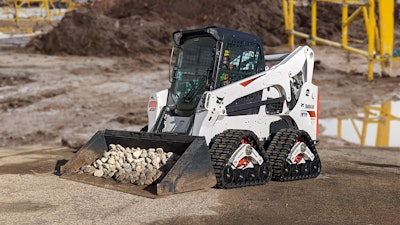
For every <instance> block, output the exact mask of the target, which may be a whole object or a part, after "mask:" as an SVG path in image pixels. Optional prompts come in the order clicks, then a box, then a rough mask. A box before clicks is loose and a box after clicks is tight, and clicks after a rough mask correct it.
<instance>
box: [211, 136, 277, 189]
mask: <svg viewBox="0 0 400 225" xmlns="http://www.w3.org/2000/svg"><path fill="white" fill-rule="evenodd" d="M242 144H249V145H250V146H251V147H252V148H254V149H255V150H256V151H257V153H258V154H259V155H260V156H261V157H262V158H263V163H262V164H261V165H257V164H256V165H254V168H246V169H240V168H232V165H231V164H230V163H229V159H230V158H231V156H232V155H233V154H234V153H235V151H236V150H237V149H238V148H239V147H240V146H241V145H242ZM209 151H210V155H211V161H212V163H213V167H214V172H215V176H216V178H217V185H216V187H218V188H236V187H243V186H250V185H259V184H265V183H266V182H268V181H269V180H270V179H271V175H272V170H271V165H270V163H269V160H268V158H267V156H266V153H265V151H264V148H263V146H262V145H261V144H260V143H259V141H258V138H257V136H256V135H255V134H254V133H253V132H252V131H248V130H226V131H224V132H222V133H220V134H219V135H218V137H217V138H216V139H215V142H214V143H213V145H212V146H211V148H210V150H209ZM239 163H244V164H245V163H248V159H247V158H246V157H244V158H242V159H241V160H240V162H239Z"/></svg>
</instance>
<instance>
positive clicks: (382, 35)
mask: <svg viewBox="0 0 400 225" xmlns="http://www.w3.org/2000/svg"><path fill="white" fill-rule="evenodd" d="M318 2H324V3H335V4H340V5H341V7H342V18H341V20H342V34H341V35H342V39H341V42H340V43H339V42H335V41H331V40H328V39H325V38H321V37H318V36H317V3H318ZM378 2H379V4H378V12H379V21H378V23H377V22H376V21H377V20H376V17H375V0H308V1H304V0H282V8H283V17H284V22H285V30H286V32H287V34H288V44H289V46H291V47H292V48H294V40H295V36H298V37H302V38H306V39H310V40H311V45H316V44H317V42H320V43H324V44H327V45H330V46H333V47H337V48H342V49H344V50H347V51H350V52H353V53H356V54H360V55H363V56H365V57H366V58H367V59H368V61H369V63H368V80H369V81H372V80H373V79H374V77H373V67H374V64H375V63H377V62H380V63H381V70H382V74H383V75H389V76H393V73H392V62H393V61H395V60H400V57H393V39H394V1H393V0H379V1H378ZM308 3H310V5H311V6H310V7H311V34H306V33H303V32H299V31H296V30H295V29H294V8H295V6H297V5H302V6H304V5H305V4H308ZM350 5H351V6H355V7H356V10H355V11H354V12H352V13H351V15H350V16H349V6H350ZM360 15H362V17H363V19H364V23H365V30H366V35H367V38H368V49H367V50H363V49H358V48H355V47H351V46H349V44H348V29H349V25H350V24H351V23H352V22H353V21H354V20H355V19H356V18H357V17H358V16H360Z"/></svg>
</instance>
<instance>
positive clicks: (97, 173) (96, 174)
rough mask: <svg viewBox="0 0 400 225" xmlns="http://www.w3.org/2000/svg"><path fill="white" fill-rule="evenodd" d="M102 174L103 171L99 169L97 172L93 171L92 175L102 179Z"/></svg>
mask: <svg viewBox="0 0 400 225" xmlns="http://www.w3.org/2000/svg"><path fill="white" fill-rule="evenodd" d="M103 174H104V171H103V170H101V169H97V170H95V171H94V173H93V175H94V176H95V177H102V176H103Z"/></svg>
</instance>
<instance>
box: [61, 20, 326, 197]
mask: <svg viewBox="0 0 400 225" xmlns="http://www.w3.org/2000/svg"><path fill="white" fill-rule="evenodd" d="M173 40H174V44H175V46H174V48H173V49H172V52H171V60H170V81H171V87H170V88H168V89H165V90H162V91H159V92H157V93H155V94H153V95H151V96H150V99H149V102H148V109H147V112H148V125H147V126H146V127H145V128H144V129H143V130H142V131H141V132H128V131H115V130H103V131H99V132H98V133H96V134H95V135H94V136H93V137H92V139H91V140H90V141H89V142H88V143H87V144H86V145H84V146H83V147H82V148H81V149H80V150H79V151H78V152H77V154H76V155H75V156H74V158H72V159H71V160H70V161H69V162H68V163H67V164H66V165H65V166H64V167H63V171H62V173H63V176H72V175H71V174H73V173H75V171H76V170H77V169H79V168H80V167H82V166H83V165H85V164H90V163H92V162H93V161H94V160H96V159H97V158H98V157H99V156H101V155H102V154H103V152H104V151H107V150H108V145H109V144H120V145H125V146H135V147H137V146H138V147H141V148H145V147H162V148H163V149H164V150H166V151H167V152H174V153H176V154H178V155H180V156H181V157H180V158H179V160H178V161H177V162H176V163H175V164H174V166H173V167H172V169H171V170H170V171H169V172H168V173H167V174H166V176H165V177H164V178H163V179H162V180H161V181H158V182H157V183H154V185H153V186H155V187H156V192H157V194H169V193H179V192H186V191H191V190H197V189H202V188H207V187H213V186H216V187H219V188H235V187H243V186H249V185H259V184H265V183H266V182H268V181H269V180H271V179H272V180H278V181H291V180H301V179H307V178H313V177H317V176H318V175H319V173H320V171H321V162H320V158H319V156H318V153H317V150H316V148H315V145H316V142H317V134H318V108H319V94H318V87H317V86H316V85H314V84H313V83H312V79H313V67H314V53H313V51H312V50H311V49H310V48H309V47H307V46H304V47H298V48H297V49H296V50H294V51H293V52H291V53H289V54H276V55H264V53H263V44H262V42H261V39H260V38H259V37H257V36H255V35H252V34H248V33H243V32H239V31H234V30H231V29H227V28H222V27H206V28H201V29H195V30H185V31H177V32H174V33H173ZM173 59H175V60H173ZM173 61H174V62H175V63H173ZM266 62H267V63H269V62H278V63H277V64H276V65H273V66H271V67H268V66H266ZM78 180H79V178H78Z"/></svg>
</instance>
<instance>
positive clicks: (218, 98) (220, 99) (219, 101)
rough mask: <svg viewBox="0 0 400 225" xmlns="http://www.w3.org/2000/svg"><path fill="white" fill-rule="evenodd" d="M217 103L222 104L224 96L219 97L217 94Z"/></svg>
mask: <svg viewBox="0 0 400 225" xmlns="http://www.w3.org/2000/svg"><path fill="white" fill-rule="evenodd" d="M217 104H221V105H222V104H224V97H222V98H220V97H218V96H217Z"/></svg>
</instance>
